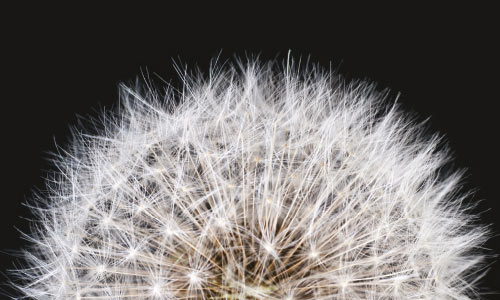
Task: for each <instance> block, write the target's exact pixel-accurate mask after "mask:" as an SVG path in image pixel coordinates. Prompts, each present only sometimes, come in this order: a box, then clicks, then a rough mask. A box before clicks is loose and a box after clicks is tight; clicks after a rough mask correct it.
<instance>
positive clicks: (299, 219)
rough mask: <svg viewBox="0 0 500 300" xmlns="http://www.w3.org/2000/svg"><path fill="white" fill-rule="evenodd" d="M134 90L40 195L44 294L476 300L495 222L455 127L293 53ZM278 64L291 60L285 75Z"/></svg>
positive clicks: (38, 239) (38, 257)
mask: <svg viewBox="0 0 500 300" xmlns="http://www.w3.org/2000/svg"><path fill="white" fill-rule="evenodd" d="M239 67H240V68H237V67H234V66H226V67H225V69H220V68H217V67H214V68H213V69H212V70H211V73H210V75H209V76H208V78H205V79H202V77H201V76H194V77H188V76H185V77H183V82H184V87H183V89H182V91H181V92H175V91H174V90H173V89H167V92H166V93H165V94H164V95H163V94H162V95H160V93H159V92H157V91H154V90H152V89H146V90H145V91H144V89H142V87H141V86H137V87H134V88H132V87H128V86H125V85H122V86H121V89H120V100H121V106H120V109H118V110H117V111H116V112H115V114H113V115H106V117H105V118H103V120H102V122H101V123H100V126H101V129H100V130H98V132H97V133H96V134H90V133H85V132H80V131H76V132H75V135H74V142H73V144H72V145H71V147H69V148H68V149H67V150H66V151H64V152H61V153H62V154H58V155H57V157H56V158H57V162H56V164H57V167H58V170H59V171H58V172H56V173H54V174H52V176H51V178H50V179H49V180H47V187H48V189H47V190H48V191H49V192H47V193H46V194H43V195H40V196H38V197H37V202H36V205H33V207H34V208H33V210H34V212H35V213H36V214H37V220H38V221H37V223H36V226H34V227H33V232H32V234H31V235H30V236H26V237H27V238H28V239H29V240H30V241H31V242H32V243H33V246H32V247H31V248H30V249H28V250H27V251H26V259H25V261H26V262H25V266H24V268H21V269H18V270H15V271H14V272H15V275H16V276H17V278H18V280H17V281H16V285H17V287H18V288H19V289H20V290H21V291H22V292H23V293H24V295H25V296H27V297H28V298H33V299H81V300H84V299H94V300H96V299H203V300H209V299H228V300H238V299H241V300H242V299H256V300H258V299H275V300H278V299H469V298H470V297H473V296H474V293H475V291H474V283H475V280H476V278H477V277H479V274H478V271H480V268H479V266H481V262H482V259H483V255H482V254H481V252H478V251H477V249H478V248H479V247H480V246H481V244H482V243H483V242H484V241H485V238H486V230H485V229H484V228H483V227H479V226H476V225H474V224H473V220H474V216H473V215H471V214H470V213H469V212H468V211H469V209H470V207H468V206H465V205H464V202H463V200H464V199H465V198H466V197H467V194H463V193H459V192H458V189H459V187H460V178H461V177H460V175H461V172H460V171H459V172H455V173H451V174H447V175H444V174H443V172H441V170H442V167H443V165H445V164H446V163H447V162H448V161H449V155H448V154H447V152H446V149H444V147H443V146H442V145H441V142H440V141H441V138H440V137H439V136H431V137H428V136H426V135H424V134H423V127H422V124H419V123H417V122H415V121H414V120H413V119H411V118H409V117H407V116H406V115H405V114H404V112H402V111H401V110H400V109H399V107H398V106H397V105H396V104H394V105H389V104H387V101H386V98H387V97H386V94H385V93H381V92H379V91H377V90H376V89H375V87H374V85H373V84H370V83H367V82H356V83H346V82H344V81H343V80H341V79H340V78H339V77H338V76H336V75H334V74H332V73H330V72H326V71H322V70H321V69H320V68H318V67H312V68H304V69H300V68H299V67H297V66H295V65H294V63H293V61H289V62H288V64H287V66H286V67H285V68H284V70H282V71H280V70H279V68H276V65H275V64H273V63H269V64H261V63H258V62H249V63H247V64H241V65H239ZM277 69H278V70H277Z"/></svg>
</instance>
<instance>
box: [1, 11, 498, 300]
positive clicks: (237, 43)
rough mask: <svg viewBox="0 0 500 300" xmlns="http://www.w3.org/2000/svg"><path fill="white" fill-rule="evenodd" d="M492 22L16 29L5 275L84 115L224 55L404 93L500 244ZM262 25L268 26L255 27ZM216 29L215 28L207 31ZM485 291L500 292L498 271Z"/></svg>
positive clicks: (85, 21) (5, 136)
mask: <svg viewBox="0 0 500 300" xmlns="http://www.w3.org/2000/svg"><path fill="white" fill-rule="evenodd" d="M487 10H488V9H487V8H486V9H484V10H483V9H478V10H474V11H468V9H464V10H462V11H460V12H459V14H457V12H455V11H451V12H449V13H448V11H447V10H443V11H441V12H440V13H439V14H416V15H412V16H411V17H410V16H408V15H406V14H399V13H398V14H393V15H389V16H387V17H385V16H384V17H383V18H382V17H380V18H379V17H378V16H377V15H375V17H373V18H371V19H368V22H366V24H365V23H361V22H359V21H356V22H352V20H351V21H349V20H347V21H342V22H338V23H334V21H335V20H333V19H335V18H336V16H338V15H339V14H334V16H335V17H332V18H328V17H321V16H319V17H318V18H317V20H316V21H318V22H317V23H314V22H313V23H309V22H304V21H303V20H302V19H293V18H289V19H288V21H289V23H280V22H277V23H275V24H273V25H266V26H263V27H258V26H257V25H258V24H251V26H249V27H246V28H242V26H241V23H242V22H247V21H246V20H244V21H242V20H241V19H239V17H236V18H234V17H233V18H231V19H230V20H226V19H224V21H223V22H220V24H219V23H218V22H216V21H215V20H208V21H207V20H205V21H200V20H198V19H196V18H190V19H185V20H184V21H178V20H177V22H174V23H172V24H170V23H167V22H164V20H167V19H170V18H171V17H172V16H173V15H175V14H176V13H175V12H169V14H166V15H164V16H163V19H162V17H161V16H157V17H156V18H158V20H159V22H153V23H147V24H146V26H141V25H144V24H143V23H141V22H139V21H137V20H135V19H134V18H131V19H125V22H123V23H120V24H116V23H115V22H114V21H112V20H108V18H107V16H106V15H104V16H102V15H101V16H100V17H96V18H97V19H98V22H96V19H94V16H93V15H86V16H84V17H78V18H76V20H75V19H73V16H71V15H67V16H66V15H65V16H64V17H59V16H56V15H54V16H52V15H48V17H39V18H32V17H33V16H34V15H36V11H34V12H33V15H29V16H27V17H24V18H20V19H18V20H15V21H13V22H12V23H11V27H9V28H6V29H5V30H6V31H7V32H6V35H5V36H4V38H3V43H2V44H3V46H2V47H3V49H4V50H5V49H6V50H7V54H4V55H2V61H3V75H6V77H7V78H6V79H5V80H4V81H3V82H2V83H1V85H2V96H1V97H2V99H1V101H2V104H1V106H0V111H1V120H2V125H1V126H2V127H1V130H2V131H1V133H0V134H1V137H2V139H1V141H2V143H1V144H2V145H1V147H0V148H1V149H2V175H3V176H2V177H3V179H2V180H1V183H2V193H1V194H0V195H1V201H2V206H1V209H0V222H1V225H2V226H1V227H0V228H1V230H2V231H1V237H2V238H1V239H0V240H1V247H0V248H1V249H0V250H1V251H2V252H1V253H0V258H1V266H0V267H1V270H2V272H4V271H5V270H6V269H7V268H9V267H11V266H12V257H11V256H10V255H8V254H7V253H6V252H8V251H10V250H14V249H19V248H21V247H22V246H23V245H24V244H25V243H24V242H23V241H22V240H21V239H20V238H19V236H20V235H19V233H18V231H17V230H16V228H18V229H20V230H23V231H27V230H28V226H27V224H28V222H27V221H26V220H25V219H22V218H21V216H24V217H29V216H30V215H29V212H28V210H27V209H26V208H25V207H23V205H22V202H24V201H25V200H26V199H28V198H29V197H30V195H31V191H32V189H33V188H43V179H42V177H43V176H44V170H47V169H50V168H51V166H50V164H49V163H48V162H47V158H48V157H49V155H48V154H47V152H50V151H54V150H55V149H56V148H55V143H57V144H59V145H63V146H64V145H65V143H66V142H67V138H68V136H69V126H70V125H75V124H76V121H77V115H81V116H89V115H90V116H96V115H97V113H98V112H99V111H100V110H101V108H103V107H104V108H110V107H112V106H113V105H115V104H116V103H117V96H118V95H117V91H118V89H117V84H118V83H119V82H128V81H131V80H134V79H135V78H136V76H137V75H139V74H140V73H141V71H145V70H148V71H149V72H150V73H151V74H152V73H157V74H159V75H160V76H161V77H162V78H164V79H166V80H168V81H171V82H172V83H173V84H174V85H177V86H178V84H179V80H178V78H177V75H176V73H175V70H174V68H173V60H175V61H176V62H177V63H178V64H180V65H183V64H187V65H188V67H194V66H196V65H197V66H199V67H200V68H201V70H204V71H206V70H207V69H208V66H209V62H210V59H211V58H213V57H215V56H217V55H219V56H220V60H221V61H224V60H226V59H229V60H231V59H232V58H233V57H234V55H235V54H236V55H238V56H240V57H242V56H243V57H244V56H246V55H247V54H248V55H251V54H254V55H255V54H259V55H260V58H261V59H262V60H267V59H273V58H278V59H279V60H283V59H285V58H286V55H287V53H288V50H291V52H292V56H293V57H295V58H298V57H302V58H303V59H305V58H307V57H309V58H310V61H312V62H314V63H319V64H320V65H323V66H325V67H328V66H329V65H330V64H331V65H332V66H333V67H334V68H336V69H338V70H339V72H340V73H341V74H343V75H344V76H345V77H347V78H348V79H356V78H361V79H363V78H366V79H369V80H373V81H376V82H378V83H379V87H380V88H381V89H382V88H385V87H389V88H390V89H391V90H392V91H393V92H392V94H391V96H392V97H395V96H396V95H397V93H400V97H399V102H400V103H402V106H403V108H405V109H406V110H409V111H412V112H415V113H417V114H418V115H419V116H420V118H421V119H422V120H423V119H425V118H427V117H431V119H430V127H431V130H433V131H439V132H441V133H442V134H445V135H446V138H447V141H448V143H449V145H450V147H451V148H452V149H453V150H454V155H455V158H456V160H455V162H456V164H455V165H456V166H457V167H462V168H466V169H468V171H467V178H466V188H468V189H476V190H477V192H476V193H475V195H474V197H473V198H471V199H470V201H473V202H477V201H481V202H480V204H479V205H478V208H477V211H482V212H483V214H482V216H481V221H482V222H483V224H492V225H491V228H492V229H493V231H494V232H495V233H496V234H497V235H498V233H500V217H499V215H500V205H499V204H498V202H499V199H498V195H497V194H498V193H497V190H496V189H497V188H498V186H499V182H498V178H499V176H498V174H499V173H498V168H499V159H498V157H499V150H498V147H497V141H498V138H499V134H498V125H497V124H498V123H497V115H498V113H497V108H496V107H497V104H498V100H499V96H498V92H497V90H498V82H499V75H498V67H499V64H498V53H499V52H498V47H496V46H495V40H496V39H498V30H496V29H495V28H496V27H495V25H497V24H496V21H495V20H493V19H491V17H490V16H488V15H487ZM483 13H484V14H483ZM111 14H112V12H111ZM138 14H139V13H138ZM471 14H472V15H473V16H474V18H471ZM272 17H273V16H271V18H272ZM242 18H243V17H242ZM261 18H266V17H262V16H261V15H255V16H253V20H258V21H259V22H261V21H262V19H261ZM312 19H315V16H313V18H312ZM382 19H384V20H382ZM212 21H214V24H216V26H214V28H212V27H207V22H208V23H210V22H212ZM382 21H386V22H382ZM387 21H388V22H387ZM259 22H257V23H259ZM96 24H97V25H96ZM122 24H125V25H123V27H122ZM217 24H218V25H217ZM355 25H356V26H355ZM499 241H500V239H499V237H498V236H495V237H493V238H492V239H490V240H489V242H488V243H487V244H486V245H485V246H486V247H487V248H489V249H492V250H493V251H492V252H496V253H500V247H499ZM491 261H492V260H491ZM1 281H3V279H0V282H1ZM482 282H483V284H482V286H484V287H490V288H493V289H495V288H496V289H497V290H498V287H497V286H496V285H497V284H498V283H499V282H500V266H499V263H493V264H492V265H491V267H490V271H489V273H488V275H487V276H486V278H485V279H484V280H483V281H482ZM4 289H6V288H4ZM494 298H495V296H491V299H494Z"/></svg>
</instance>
